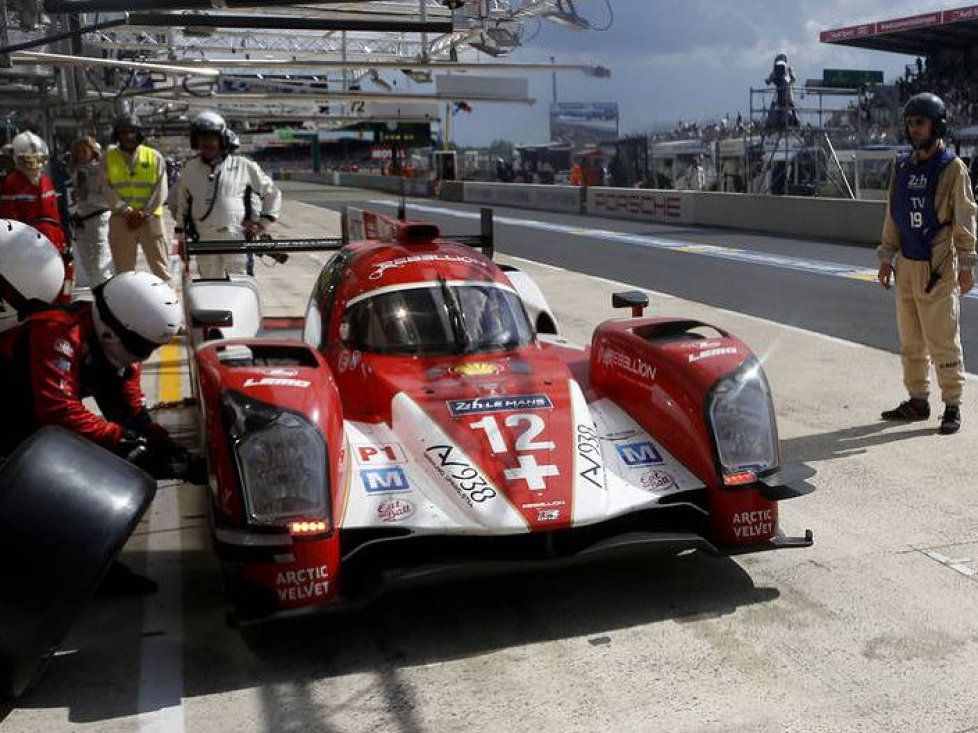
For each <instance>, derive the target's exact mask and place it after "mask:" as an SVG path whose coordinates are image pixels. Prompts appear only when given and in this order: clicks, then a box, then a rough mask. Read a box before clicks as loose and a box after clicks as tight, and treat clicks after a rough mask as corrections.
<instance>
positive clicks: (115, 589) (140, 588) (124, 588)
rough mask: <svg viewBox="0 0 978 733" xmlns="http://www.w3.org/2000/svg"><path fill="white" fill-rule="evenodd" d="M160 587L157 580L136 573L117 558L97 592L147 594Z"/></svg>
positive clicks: (107, 593) (126, 594)
mask: <svg viewBox="0 0 978 733" xmlns="http://www.w3.org/2000/svg"><path fill="white" fill-rule="evenodd" d="M159 589H160V587H159V586H158V585H157V584H156V581H154V580H150V579H149V578H147V577H146V576H145V575H139V574H138V573H134V572H133V571H132V570H131V569H130V568H129V567H127V566H125V565H123V564H122V563H121V562H119V561H118V560H117V561H116V562H114V563H112V565H111V566H109V570H108V572H107V573H106V574H105V577H104V578H102V582H101V583H99V586H98V591H97V592H98V594H99V595H100V596H145V595H149V594H150V593H156V591H158V590H159Z"/></svg>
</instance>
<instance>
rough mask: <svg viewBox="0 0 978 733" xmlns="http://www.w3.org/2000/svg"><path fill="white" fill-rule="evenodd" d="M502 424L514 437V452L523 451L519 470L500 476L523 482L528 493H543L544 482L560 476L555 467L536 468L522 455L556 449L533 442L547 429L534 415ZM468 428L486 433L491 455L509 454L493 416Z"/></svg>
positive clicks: (530, 458) (531, 459) (514, 417)
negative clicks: (511, 431) (527, 452)
mask: <svg viewBox="0 0 978 733" xmlns="http://www.w3.org/2000/svg"><path fill="white" fill-rule="evenodd" d="M503 423H504V424H505V425H506V427H507V428H512V429H513V433H514V434H515V435H516V450H517V451H524V453H521V455H518V456H517V457H516V460H517V461H518V462H519V466H518V467H515V468H507V469H506V470H504V471H503V475H504V476H505V477H506V478H507V479H508V480H510V481H526V486H527V488H528V489H530V491H543V490H545V489H546V488H547V482H546V478H547V477H548V476H559V475H560V470H559V469H558V468H557V466H554V465H552V464H549V463H548V464H538V463H537V460H536V458H535V457H534V456H533V455H532V454H529V455H527V454H526V453H525V451H535V450H553V449H554V448H555V447H556V446H555V445H554V443H553V441H550V440H539V441H538V440H537V439H536V438H537V436H538V435H540V433H542V432H543V431H544V429H545V428H546V427H547V424H546V423H545V422H544V420H543V418H542V417H540V416H539V415H533V414H520V415H507V416H506V419H505V420H504V421H503ZM523 424H526V427H525V428H522V429H520V426H522V425H523ZM469 427H470V428H472V429H473V430H482V431H483V432H485V434H486V438H488V439H489V448H490V449H491V450H492V452H493V453H508V452H509V448H508V446H507V445H506V439H505V438H504V437H503V433H502V431H501V430H500V429H499V423H498V422H497V421H496V418H495V417H493V416H492V415H489V416H488V417H484V418H482V419H481V420H479V421H478V422H474V423H472V424H471V425H469Z"/></svg>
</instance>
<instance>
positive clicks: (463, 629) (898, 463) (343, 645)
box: [0, 185, 978, 733]
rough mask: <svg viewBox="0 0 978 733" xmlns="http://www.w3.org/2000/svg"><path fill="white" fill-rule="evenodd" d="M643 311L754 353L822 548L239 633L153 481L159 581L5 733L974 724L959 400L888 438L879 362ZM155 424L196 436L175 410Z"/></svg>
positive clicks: (926, 727) (48, 677) (321, 220)
mask: <svg viewBox="0 0 978 733" xmlns="http://www.w3.org/2000/svg"><path fill="white" fill-rule="evenodd" d="M285 188H286V189H287V194H286V196H287V201H286V205H285V209H284V214H285V215H284V217H283V222H282V224H281V227H282V229H281V230H280V234H279V236H282V237H285V236H297V237H298V236H322V235H323V234H326V233H332V230H333V229H335V221H336V218H335V215H333V214H332V213H330V212H324V211H323V210H322V209H321V208H315V207H312V206H304V205H303V204H301V203H296V202H295V198H296V195H297V193H298V192H299V190H300V189H299V187H295V188H293V187H292V186H291V185H287V186H285ZM302 195H305V192H304V193H303V194H302ZM312 196H314V197H316V198H319V197H320V196H321V197H322V198H321V201H326V200H327V199H333V200H339V199H340V197H341V196H342V198H343V199H344V200H353V201H357V202H358V203H359V204H360V205H363V202H364V201H367V200H370V199H376V198H378V196H377V195H376V193H363V194H362V196H361V198H360V199H359V200H357V199H356V196H357V194H356V192H354V193H352V194H351V193H350V192H346V191H340V192H337V191H335V190H325V191H314V192H312ZM508 213H514V212H508ZM515 215H523V216H531V217H532V216H534V213H533V212H518V213H517V214H515ZM456 223H457V222H456ZM581 223H583V224H584V225H587V222H581ZM600 226H601V227H602V228H607V229H611V228H612V226H608V224H607V222H602V223H601V225H600ZM472 228H473V229H474V224H473V225H472ZM324 229H329V230H331V231H330V232H326V231H324ZM446 229H447V227H446ZM454 230H455V227H452V229H451V230H448V231H454ZM470 231H471V229H470ZM535 238H536V234H535V233H534V234H532V235H530V236H528V237H527V239H531V240H532V239H535ZM575 241H576V240H575ZM530 244H532V242H530ZM867 252H868V250H867ZM870 254H871V253H870ZM632 257H634V254H632ZM501 259H502V260H503V261H506V258H505V257H503V258H501ZM515 264H518V265H519V266H521V267H523V268H524V269H525V270H526V271H527V272H529V273H530V274H531V275H532V276H533V277H534V279H536V281H537V282H538V284H539V285H540V286H541V288H542V290H543V292H544V293H545V294H546V295H547V297H548V298H549V300H550V303H551V305H552V307H553V308H554V311H555V313H556V315H557V318H558V321H559V322H560V324H561V326H562V328H563V329H564V332H565V333H566V335H567V336H568V338H571V339H573V340H576V341H578V342H586V341H587V340H588V338H589V335H590V333H591V330H592V329H593V328H594V326H595V325H596V324H597V323H599V322H600V321H602V320H604V319H606V318H608V317H612V316H614V315H618V314H616V313H615V312H614V311H612V310H611V308H610V293H612V292H614V291H615V290H619V289H621V287H622V286H621V284H617V283H610V282H607V281H604V280H600V279H597V278H595V277H591V276H588V275H582V274H577V273H573V272H567V271H564V270H555V269H553V268H552V267H544V266H540V265H535V264H532V263H527V262H523V261H518V262H516V263H515ZM311 265H312V258H311V257H308V258H302V257H296V258H295V259H294V261H292V262H290V264H289V265H286V266H284V267H278V266H276V267H272V268H265V267H264V266H259V268H258V275H259V279H260V282H261V289H262V294H263V298H264V301H265V306H266V309H268V310H269V311H270V312H277V313H293V314H295V313H301V311H302V310H303V308H304V305H305V301H306V298H307V296H308V293H309V287H310V283H311V280H312V279H313V278H314V277H315V275H316V271H317V270H318V267H313V266H311ZM626 282H627V283H628V284H631V285H637V284H638V283H635V282H634V279H633V278H626ZM853 287H864V288H867V289H868V290H869V292H875V291H874V290H873V289H872V287H871V286H870V285H867V284H861V283H853ZM662 290H667V288H662ZM657 310H658V312H659V313H662V314H663V315H683V316H688V317H693V318H700V319H702V320H705V321H708V322H713V323H716V324H717V325H719V326H721V327H724V328H729V329H730V330H731V331H733V332H734V333H736V334H737V335H738V336H740V337H741V338H742V339H743V340H744V341H745V342H746V343H748V344H749V345H750V346H751V347H752V348H753V349H754V350H755V352H756V353H758V354H760V355H761V356H762V357H763V358H764V363H765V370H766V372H767V373H768V376H769V379H770V381H771V385H772V389H773V392H774V399H775V406H776V409H777V413H778V420H779V427H780V431H781V438H782V443H783V449H784V453H785V457H786V459H788V460H796V461H806V462H808V463H810V464H811V465H813V466H815V467H816V468H817V469H818V475H817V476H816V478H815V483H816V485H817V487H818V488H817V491H816V492H815V493H814V494H813V495H811V496H808V497H804V498H802V499H797V500H793V501H790V502H787V503H785V504H782V506H781V523H782V527H783V528H784V529H785V531H787V532H788V533H790V534H798V533H800V532H801V531H803V530H804V529H805V528H811V529H813V530H814V532H815V540H816V544H815V546H814V547H812V548H810V549H806V550H796V551H785V552H780V553H767V554H763V555H757V556H746V557H740V558H737V559H736V560H731V559H724V558H714V557H710V556H706V555H704V554H702V553H693V554H688V555H683V556H680V557H673V558H670V557H645V556H643V557H636V558H634V559H631V560H627V561H620V562H603V563H597V564H594V565H592V566H589V567H583V568H577V569H571V570H563V571H555V572H544V573H535V574H533V575H530V576H516V577H510V578H499V579H494V580H477V581H470V582H456V583H451V584H446V585H436V586H434V587H432V588H431V589H428V590H424V591H406V592H401V593H397V594H394V595H391V596H389V597H387V598H385V599H382V600H381V601H379V602H378V603H377V604H375V605H374V606H372V607H370V608H368V609H367V610H366V611H364V612H362V613H358V614H352V615H346V616H334V617H323V618H310V619H306V620H302V621H294V622H289V623H278V624H273V625H269V626H265V627H257V628H253V629H249V630H246V631H245V632H240V631H235V630H232V629H229V628H227V627H226V626H225V624H224V603H223V598H222V594H221V590H220V578H219V573H218V569H217V567H216V564H215V562H214V559H213V557H212V554H211V550H210V547H209V542H208V539H207V531H206V499H205V496H204V492H203V491H201V490H200V489H199V488H197V487H191V486H184V485H175V484H172V483H169V484H166V483H165V484H161V486H160V490H159V492H158V495H157V499H156V500H155V501H154V505H153V508H152V510H151V515H150V516H149V517H148V518H147V520H145V521H144V522H143V523H141V525H140V527H139V529H138V530H137V532H136V534H135V536H134V538H133V540H132V541H131V542H130V543H129V545H128V547H127V550H126V558H125V559H126V561H127V562H128V563H129V564H131V565H132V566H134V567H135V568H136V569H145V570H146V571H147V572H148V573H150V574H151V575H153V577H155V578H156V579H157V580H159V581H160V582H161V585H162V588H161V591H160V593H159V594H157V595H155V596H151V597H148V598H145V599H128V600H120V599H107V598H98V599H96V600H95V601H94V602H93V603H92V604H91V605H89V607H88V608H87V609H85V611H84V612H83V613H82V614H81V616H80V617H79V619H78V621H77V623H76V624H75V626H74V628H73V630H72V632H71V634H70V635H69V637H68V638H67V639H66V641H65V643H64V644H63V645H62V647H61V653H60V654H59V656H57V657H56V658H55V659H54V660H53V661H52V662H51V664H50V665H49V668H48V669H47V670H46V673H45V675H44V677H43V678H42V679H41V680H40V683H39V685H38V686H37V687H36V688H35V689H34V690H32V691H31V692H30V693H29V694H28V695H27V696H26V697H25V698H24V699H23V700H21V701H20V703H18V705H17V706H15V707H13V708H12V709H8V710H5V711H3V712H2V714H3V716H4V717H3V720H2V723H0V733H7V731H10V732H11V733H14V732H16V733H19V732H20V731H24V732H25V733H26V732H28V731H30V732H34V731H41V730H43V731H61V730H64V731H106V732H108V733H116V732H117V731H118V732H119V733H122V732H127V733H128V732H129V731H148V730H152V731H165V732H166V733H181V732H182V731H193V732H194V733H197V732H203V733H212V732H216V731H235V733H252V732H253V731H289V732H291V731H296V732H297V733H298V731H307V730H309V731H312V730H315V731H338V732H344V733H345V732H346V731H398V732H401V731H404V732H406V733H414V732H416V731H438V732H440V731H456V730H457V731H462V730H464V731H470V730H472V731H499V730H506V731H514V732H523V731H526V732H531V731H532V732H533V733H540V732H542V731H547V732H548V733H549V731H559V732H560V733H566V732H570V731H604V730H608V731H612V730H613V731H636V732H639V731H641V732H645V731H659V730H661V731H670V732H671V731H676V732H678V733H687V732H688V733H699V732H701V731H708V732H710V733H712V732H714V731H716V732H723V733H726V732H728V731H751V732H754V731H762V732H763V733H768V732H770V733H775V732H778V733H781V732H783V731H785V730H797V731H806V732H807V731H825V732H826V733H829V732H832V733H835V732H837V731H869V732H871V733H891V732H893V731H914V732H916V731H922V732H923V731H925V732H927V733H931V732H934V733H964V732H965V731H972V730H974V727H975V726H976V725H978V700H976V698H975V695H974V681H975V680H976V679H978V623H976V621H975V619H976V618H978V582H976V580H975V571H976V569H978V563H976V562H975V558H976V553H978V507H976V502H975V500H974V497H975V493H974V492H975V489H974V481H973V478H972V470H973V465H972V464H973V456H974V455H975V454H976V449H978V408H976V406H975V404H974V401H969V402H966V404H965V407H964V417H965V426H964V428H963V430H962V432H961V433H960V434H959V435H957V436H954V437H953V438H942V437H939V436H936V435H935V434H934V427H935V425H934V422H933V421H931V422H930V423H929V424H927V425H911V426H903V427H894V426H889V425H881V424H880V423H879V422H878V421H877V419H876V416H877V413H878V410H879V407H880V403H881V402H882V403H884V404H888V403H889V402H890V401H894V400H896V399H897V398H899V396H900V393H901V391H902V390H901V388H900V365H899V359H898V358H897V357H896V356H895V355H893V354H892V353H889V352H888V351H886V350H880V349H873V348H866V347H861V346H854V345H852V344H849V343H845V342H841V341H838V340H832V339H826V338H824V337H822V336H819V335H817V334H813V333H806V332H802V331H799V330H795V329H791V328H785V327H783V326H780V325H778V324H776V323H770V322H762V321H759V320H757V319H755V318H753V317H748V316H745V315H743V314H740V313H737V312H733V311H722V312H721V311H718V310H717V309H716V308H714V307H711V306H710V305H707V304H704V303H703V302H702V300H701V299H700V300H697V299H695V298H694V299H692V300H685V299H681V298H677V297H672V296H665V295H664V296H659V297H658V300H657ZM169 361H170V363H160V361H159V360H155V361H154V362H153V363H152V364H151V365H149V367H148V368H147V369H146V371H145V373H144V387H145V389H146V391H147V394H148V397H149V400H150V402H153V401H155V400H156V399H159V394H160V384H159V376H160V374H161V373H163V372H164V371H171V373H172V370H173V369H174V368H175V367H177V366H182V367H183V369H184V371H183V374H182V380H183V383H184V389H185V394H186V393H187V392H186V387H187V384H186V382H187V373H186V369H185V368H186V364H185V363H184V361H183V356H182V355H181V356H180V357H179V358H176V359H172V358H171V359H170V360H169ZM157 414H158V415H159V416H160V418H161V419H163V420H164V421H166V422H167V423H168V424H170V425H174V426H176V434H177V437H178V439H179V440H181V441H183V442H185V443H187V444H193V443H194V442H195V440H196V435H195V434H194V432H193V431H192V429H191V428H190V425H191V424H192V421H193V413H192V411H191V410H183V411H172V410H171V411H161V412H159V413H157Z"/></svg>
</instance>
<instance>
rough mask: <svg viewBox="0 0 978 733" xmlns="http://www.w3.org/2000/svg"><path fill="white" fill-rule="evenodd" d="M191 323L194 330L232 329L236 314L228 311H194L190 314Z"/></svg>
mask: <svg viewBox="0 0 978 733" xmlns="http://www.w3.org/2000/svg"><path fill="white" fill-rule="evenodd" d="M190 323H191V325H192V326H193V327H194V328H209V327H212V328H230V327H231V326H233V325H234V314H233V313H232V312H231V311H227V310H194V311H191V312H190Z"/></svg>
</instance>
